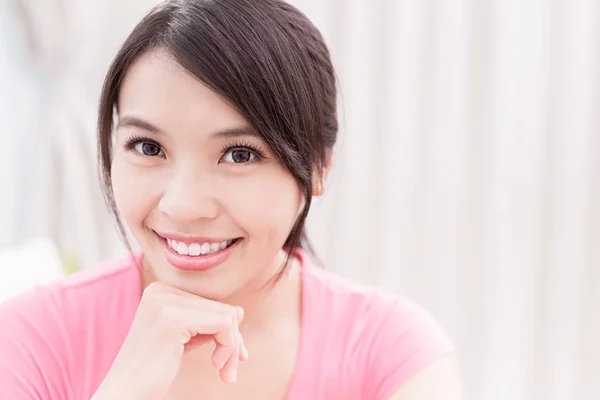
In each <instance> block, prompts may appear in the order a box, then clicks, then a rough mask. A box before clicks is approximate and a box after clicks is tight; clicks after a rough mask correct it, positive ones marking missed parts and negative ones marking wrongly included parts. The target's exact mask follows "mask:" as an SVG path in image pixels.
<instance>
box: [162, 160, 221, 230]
mask: <svg viewBox="0 0 600 400" xmlns="http://www.w3.org/2000/svg"><path fill="white" fill-rule="evenodd" d="M211 186H212V185H211V184H210V182H209V179H208V177H203V178H201V177H199V176H198V175H195V174H194V173H191V170H190V169H187V170H186V169H182V170H180V171H178V172H176V173H175V174H173V175H172V176H171V178H170V180H169V182H168V184H167V185H166V187H165V191H164V193H163V195H162V198H161V199H160V202H159V204H158V209H159V211H160V212H162V213H164V214H166V215H167V216H168V217H169V218H171V219H172V220H174V221H178V222H191V221H195V220H197V219H212V218H216V217H217V215H218V214H219V203H218V201H217V199H216V197H215V194H214V190H211Z"/></svg>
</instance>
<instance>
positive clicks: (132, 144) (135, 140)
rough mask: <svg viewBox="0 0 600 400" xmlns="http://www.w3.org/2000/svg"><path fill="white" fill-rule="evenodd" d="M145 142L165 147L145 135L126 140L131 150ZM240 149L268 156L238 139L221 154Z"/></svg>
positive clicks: (126, 147) (260, 157)
mask: <svg viewBox="0 0 600 400" xmlns="http://www.w3.org/2000/svg"><path fill="white" fill-rule="evenodd" d="M144 142H145V143H151V144H153V145H154V146H157V147H159V148H160V149H163V147H162V146H161V145H160V143H158V142H157V141H156V140H152V139H150V138H147V137H144V136H132V137H131V138H129V139H127V141H126V142H125V149H127V150H130V151H131V150H134V149H135V146H136V145H138V144H139V143H144ZM239 149H244V150H248V151H251V152H253V153H254V154H255V155H256V156H257V157H258V158H259V159H264V158H266V155H265V153H264V152H263V151H262V150H261V149H259V148H258V147H257V146H255V145H253V144H252V143H250V142H249V141H245V140H237V141H235V142H233V143H230V144H228V145H226V146H224V147H223V149H222V150H221V154H222V155H224V154H227V152H229V151H231V150H239ZM163 151H164V149H163Z"/></svg>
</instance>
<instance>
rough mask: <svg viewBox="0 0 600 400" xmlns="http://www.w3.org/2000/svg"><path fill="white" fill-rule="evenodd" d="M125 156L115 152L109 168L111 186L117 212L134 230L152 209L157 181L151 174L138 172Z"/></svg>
mask: <svg viewBox="0 0 600 400" xmlns="http://www.w3.org/2000/svg"><path fill="white" fill-rule="evenodd" d="M140 172H141V171H140V170H139V168H135V167H134V166H132V165H131V164H130V163H128V162H127V161H126V160H125V158H124V157H123V156H121V155H119V154H115V158H114V160H113V164H112V168H111V177H112V187H113V192H114V195H115V203H116V206H117V209H118V210H119V213H120V214H121V216H122V217H123V219H124V220H125V222H126V223H127V225H128V226H129V228H130V229H131V230H132V231H134V232H135V231H136V230H137V229H138V228H139V226H140V225H141V223H142V222H143V220H144V219H145V218H146V217H147V215H148V214H149V213H150V211H151V210H152V209H153V203H154V198H155V196H154V195H153V191H157V188H158V187H159V185H158V182H157V180H156V179H154V178H153V177H152V176H149V175H151V174H148V173H147V172H146V173H140Z"/></svg>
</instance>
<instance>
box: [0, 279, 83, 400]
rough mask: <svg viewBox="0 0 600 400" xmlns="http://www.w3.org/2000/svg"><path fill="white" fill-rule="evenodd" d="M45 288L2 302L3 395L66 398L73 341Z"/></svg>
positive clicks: (19, 399)
mask: <svg viewBox="0 0 600 400" xmlns="http://www.w3.org/2000/svg"><path fill="white" fill-rule="evenodd" d="M53 300H54V299H53V298H52V296H50V295H48V294H47V293H45V292H44V290H43V289H36V291H33V292H31V293H27V294H25V295H21V296H19V297H16V298H13V299H11V300H9V301H7V302H5V303H3V304H0V399H3V400H62V399H64V400H66V399H69V398H72V396H71V393H70V388H69V381H70V380H69V369H68V368H67V366H68V360H69V354H70V351H69V341H68V340H67V334H66V330H65V329H64V327H62V326H61V318H60V310H59V308H58V307H57V306H56V302H55V301H53Z"/></svg>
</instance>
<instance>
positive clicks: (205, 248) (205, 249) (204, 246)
mask: <svg viewBox="0 0 600 400" xmlns="http://www.w3.org/2000/svg"><path fill="white" fill-rule="evenodd" d="M200 253H202V254H208V253H210V243H202V249H200Z"/></svg>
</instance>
